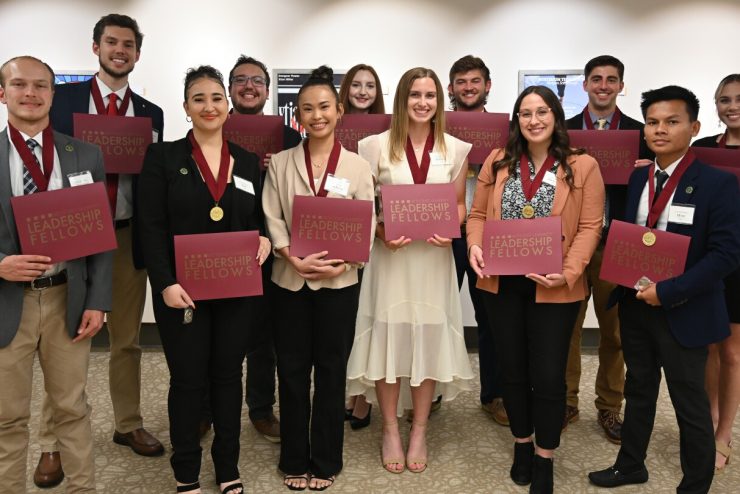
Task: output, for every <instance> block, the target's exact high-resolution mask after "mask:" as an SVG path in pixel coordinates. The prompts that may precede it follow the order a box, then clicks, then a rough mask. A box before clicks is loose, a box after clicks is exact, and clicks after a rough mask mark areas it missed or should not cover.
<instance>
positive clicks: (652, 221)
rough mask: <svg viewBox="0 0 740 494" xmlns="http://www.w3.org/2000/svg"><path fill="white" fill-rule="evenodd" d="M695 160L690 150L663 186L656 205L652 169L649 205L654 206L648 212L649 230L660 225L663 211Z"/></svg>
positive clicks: (652, 172)
mask: <svg viewBox="0 0 740 494" xmlns="http://www.w3.org/2000/svg"><path fill="white" fill-rule="evenodd" d="M694 159H695V158H694V153H693V152H691V150H689V151H688V152H687V153H686V155H685V156H684V157H683V159H682V160H681V162H680V163H679V164H678V166H677V167H676V169H675V170H674V171H673V173H672V174H671V176H670V177H668V180H667V181H666V183H665V185H663V190H661V192H660V196H659V197H658V200H657V201H655V203H654V204H653V200H654V198H655V167H654V166H651V167H650V172H649V173H648V205H651V204H652V206H650V211H649V212H648V217H647V227H648V228H651V229H652V228H655V225H656V224H657V223H658V218H660V215H661V214H662V213H663V210H664V209H665V207H666V206H667V205H668V201H669V200H670V199H671V196H672V195H673V192H674V191H675V190H676V187H678V182H680V181H681V177H682V176H683V174H684V172H686V169H687V168H688V167H689V165H690V164H691V163H693V162H694Z"/></svg>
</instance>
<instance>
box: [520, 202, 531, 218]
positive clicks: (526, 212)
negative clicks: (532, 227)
mask: <svg viewBox="0 0 740 494" xmlns="http://www.w3.org/2000/svg"><path fill="white" fill-rule="evenodd" d="M522 217H524V218H526V219H530V218H534V207H533V206H532V205H531V204H525V205H524V207H523V208H522Z"/></svg>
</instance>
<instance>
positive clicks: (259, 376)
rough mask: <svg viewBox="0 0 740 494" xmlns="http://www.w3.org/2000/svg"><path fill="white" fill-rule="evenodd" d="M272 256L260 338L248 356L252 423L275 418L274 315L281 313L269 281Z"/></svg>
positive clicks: (264, 281)
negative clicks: (273, 416) (273, 411)
mask: <svg viewBox="0 0 740 494" xmlns="http://www.w3.org/2000/svg"><path fill="white" fill-rule="evenodd" d="M272 262H273V256H270V257H268V258H267V260H266V261H265V263H264V264H263V265H262V286H263V288H264V290H263V291H264V294H263V295H262V299H261V301H260V303H261V304H262V305H261V310H260V311H259V324H258V325H256V326H255V327H257V328H259V332H260V337H259V338H255V348H254V349H251V348H250V349H249V353H247V385H246V390H245V395H246V400H247V406H248V407H249V418H250V420H252V421H255V420H261V419H266V418H268V417H270V415H272V407H273V405H274V404H275V340H274V335H275V314H276V313H277V312H278V311H279V310H280V308H279V307H277V306H276V303H275V287H276V285H274V284H273V283H272V281H270V278H271V274H272Z"/></svg>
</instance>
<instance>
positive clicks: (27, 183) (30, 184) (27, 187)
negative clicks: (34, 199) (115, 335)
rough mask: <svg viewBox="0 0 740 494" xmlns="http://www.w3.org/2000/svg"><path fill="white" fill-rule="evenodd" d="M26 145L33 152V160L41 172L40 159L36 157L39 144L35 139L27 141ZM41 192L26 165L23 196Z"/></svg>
mask: <svg viewBox="0 0 740 494" xmlns="http://www.w3.org/2000/svg"><path fill="white" fill-rule="evenodd" d="M26 145H27V146H28V149H30V150H31V154H33V159H34V160H36V166H38V167H39V170H41V164H40V163H39V159H38V158H37V157H36V152H35V149H36V147H37V146H38V145H39V143H38V142H36V140H35V139H28V140H27V141H26ZM37 190H39V188H38V187H37V186H36V182H34V181H33V175H31V171H30V170H29V169H28V167H27V166H26V165H25V164H24V165H23V194H25V195H28V194H33V193H34V192H36V191H37Z"/></svg>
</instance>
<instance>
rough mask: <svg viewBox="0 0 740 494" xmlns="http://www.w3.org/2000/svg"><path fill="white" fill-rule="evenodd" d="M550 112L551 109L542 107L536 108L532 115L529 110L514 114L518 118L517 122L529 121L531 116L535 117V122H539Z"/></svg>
mask: <svg viewBox="0 0 740 494" xmlns="http://www.w3.org/2000/svg"><path fill="white" fill-rule="evenodd" d="M551 111H552V108H547V107H543V108H537V109H536V110H535V111H534V113H532V112H531V111H529V110H525V111H520V112H519V113H517V114H516V116H517V117H519V120H524V121H530V120H532V116H533V115H534V116H535V117H537V120H540V121H541V120H544V119H545V118H547V115H548V114H549V113H550V112H551Z"/></svg>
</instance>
